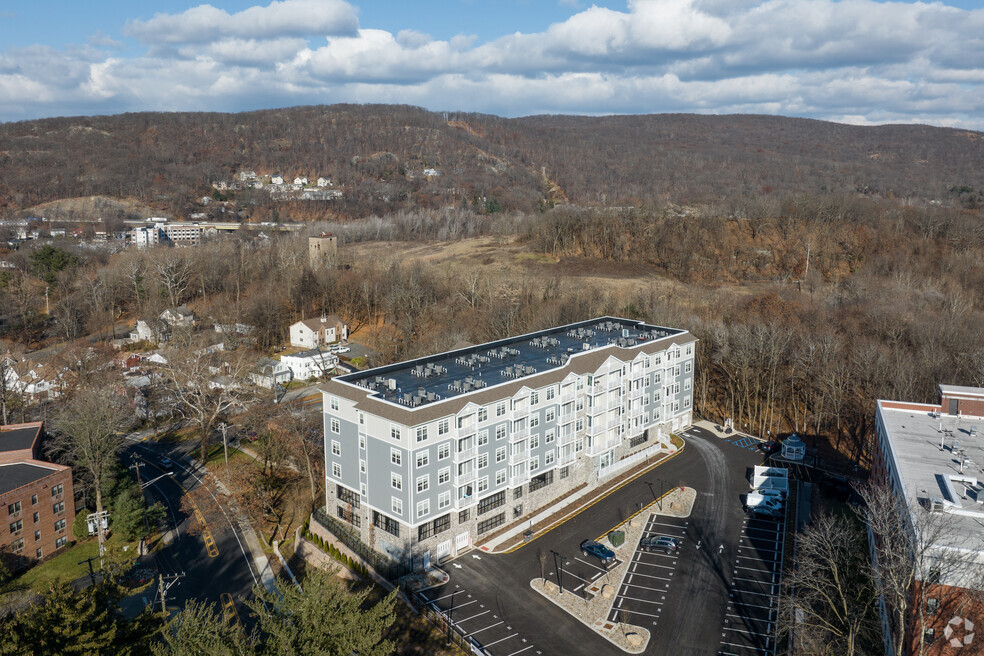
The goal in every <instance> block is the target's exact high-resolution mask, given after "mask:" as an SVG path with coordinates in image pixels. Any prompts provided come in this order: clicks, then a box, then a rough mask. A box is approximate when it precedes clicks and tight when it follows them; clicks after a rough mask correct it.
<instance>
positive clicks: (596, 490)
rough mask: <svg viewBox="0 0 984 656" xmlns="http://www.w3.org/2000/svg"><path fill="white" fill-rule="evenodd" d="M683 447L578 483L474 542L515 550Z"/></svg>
mask: <svg viewBox="0 0 984 656" xmlns="http://www.w3.org/2000/svg"><path fill="white" fill-rule="evenodd" d="M685 447H686V442H684V443H683V445H682V446H681V447H680V448H678V449H677V450H676V451H673V452H672V453H663V454H661V455H660V456H658V457H657V458H656V459H655V460H653V461H651V462H643V463H641V464H639V465H636V466H635V467H633V468H632V469H629V470H627V471H625V472H622V473H621V474H619V475H618V476H615V477H614V478H612V479H610V480H608V481H605V482H604V483H603V484H601V485H599V486H596V487H593V488H588V487H587V485H582V486H580V487H579V488H576V489H575V490H574V491H573V492H570V493H568V494H567V495H566V496H564V497H562V498H560V499H558V500H557V501H555V502H554V503H553V504H551V505H549V506H547V507H545V508H543V509H542V510H541V511H540V512H538V513H537V514H536V515H534V516H533V517H532V518H531V519H523V520H520V521H518V522H514V523H512V524H510V525H509V526H507V527H506V528H504V529H501V530H500V531H498V532H496V533H493V534H492V535H491V536H489V537H488V538H486V539H485V540H484V541H483V542H482V543H481V544H479V545H476V546H477V548H478V549H480V550H481V551H484V552H486V553H493V554H494V553H509V552H510V551H515V550H516V549H518V548H519V547H521V546H523V545H524V544H526V543H527V542H531V541H533V540H535V539H536V538H538V537H540V536H541V535H543V534H544V533H546V532H547V531H550V530H551V529H553V528H554V527H555V526H559V525H560V524H563V523H564V522H566V521H567V520H568V519H570V518H571V517H573V516H574V515H577V514H578V513H579V512H581V511H582V510H584V509H585V508H587V507H589V506H591V505H592V504H594V503H597V502H598V501H600V500H601V499H603V498H605V497H607V496H608V495H609V494H611V493H612V492H614V491H615V490H617V489H619V488H621V487H622V486H624V485H626V484H627V483H630V482H632V481H633V480H635V479H636V478H638V477H640V476H642V475H643V474H644V473H646V472H648V471H649V470H650V469H653V468H654V467H657V466H658V465H661V464H663V463H664V462H666V461H667V460H670V459H672V458H673V457H675V456H677V455H678V454H679V453H680V452H682V451H683V450H684V448H685ZM527 531H532V533H531V534H530V537H529V538H527V537H526V535H525V534H526V532H527Z"/></svg>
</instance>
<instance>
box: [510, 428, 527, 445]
mask: <svg viewBox="0 0 984 656" xmlns="http://www.w3.org/2000/svg"><path fill="white" fill-rule="evenodd" d="M529 436H530V429H529V428H523V429H521V430H514V431H513V432H512V434H511V435H510V436H509V439H510V440H512V441H513V442H516V441H518V440H525V439H526V438H527V437H529Z"/></svg>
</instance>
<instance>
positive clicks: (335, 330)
mask: <svg viewBox="0 0 984 656" xmlns="http://www.w3.org/2000/svg"><path fill="white" fill-rule="evenodd" d="M343 339H348V326H347V325H345V322H344V321H342V320H341V318H340V317H339V316H338V315H337V314H328V315H322V316H321V317H320V318H318V319H301V320H300V321H298V322H297V323H295V324H293V325H292V326H291V327H290V345H291V346H299V347H301V348H308V349H313V348H317V347H318V346H322V345H325V344H330V343H332V342H338V341H341V340H343Z"/></svg>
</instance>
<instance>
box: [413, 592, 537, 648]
mask: <svg viewBox="0 0 984 656" xmlns="http://www.w3.org/2000/svg"><path fill="white" fill-rule="evenodd" d="M418 594H419V595H420V597H421V598H422V599H424V600H425V601H427V602H429V603H430V605H431V608H433V609H434V610H436V611H438V612H440V613H441V614H442V615H444V617H445V618H447V619H448V620H449V621H450V622H451V623H452V625H453V626H454V627H455V628H456V629H458V631H459V632H460V633H461V635H463V636H465V637H466V638H468V639H469V640H470V641H471V642H472V644H473V645H474V646H475V647H477V648H479V649H484V650H485V653H487V654H489V655H490V656H515V655H516V654H543V651H541V650H537V649H536V646H535V645H534V644H533V643H532V642H530V641H529V640H527V639H526V638H525V637H524V636H523V635H521V634H520V632H519V631H518V630H517V629H515V628H514V627H513V626H512V625H511V624H510V623H509V622H507V621H506V620H505V619H504V618H503V617H502V616H500V614H499V613H498V611H497V610H496V609H495V608H494V607H492V606H490V605H488V604H487V601H486V600H480V599H479V598H478V597H476V596H474V595H472V594H471V593H470V592H468V590H467V589H466V588H463V587H461V586H460V585H459V584H451V585H445V586H441V587H440V588H435V589H433V590H425V591H423V592H421V593H418Z"/></svg>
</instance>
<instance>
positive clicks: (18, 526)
mask: <svg viewBox="0 0 984 656" xmlns="http://www.w3.org/2000/svg"><path fill="white" fill-rule="evenodd" d="M23 528H24V520H22V519H18V520H17V521H16V522H10V534H11V535H19V534H20V532H21V530H23Z"/></svg>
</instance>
